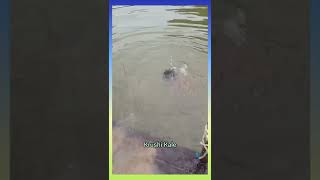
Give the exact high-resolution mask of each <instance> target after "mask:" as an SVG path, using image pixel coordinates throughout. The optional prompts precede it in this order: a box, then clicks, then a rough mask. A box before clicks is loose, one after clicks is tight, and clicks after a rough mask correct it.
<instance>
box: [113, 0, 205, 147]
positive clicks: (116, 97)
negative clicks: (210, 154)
mask: <svg viewBox="0 0 320 180" xmlns="http://www.w3.org/2000/svg"><path fill="white" fill-rule="evenodd" d="M207 15H208V9H207V7H201V6H113V8H112V78H113V79H112V100H113V105H112V111H113V121H114V123H116V124H119V125H121V126H125V127H128V128H131V129H134V130H136V131H140V132H143V133H147V134H150V135H151V136H155V137H170V138H172V139H173V140H174V141H175V142H176V143H177V144H178V146H183V147H187V148H190V149H192V150H197V151H199V149H200V148H201V146H200V145H199V142H200V140H201V138H202V133H203V129H204V127H205V124H206V122H207V119H208V55H207V52H208V16H207ZM171 57H172V59H173V63H174V65H175V66H177V67H180V66H181V65H182V64H184V63H185V64H187V65H188V69H187V72H188V74H187V76H180V77H179V78H178V79H177V80H175V81H169V82H168V81H164V80H163V79H162V74H163V72H164V70H165V69H167V68H169V67H170V65H169V60H170V58H171Z"/></svg>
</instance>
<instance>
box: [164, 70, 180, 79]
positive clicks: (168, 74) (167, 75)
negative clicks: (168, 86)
mask: <svg viewBox="0 0 320 180" xmlns="http://www.w3.org/2000/svg"><path fill="white" fill-rule="evenodd" d="M176 76H177V73H176V70H175V69H174V68H170V69H166V70H165V71H164V72H163V79H166V80H172V79H175V78H176Z"/></svg>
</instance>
